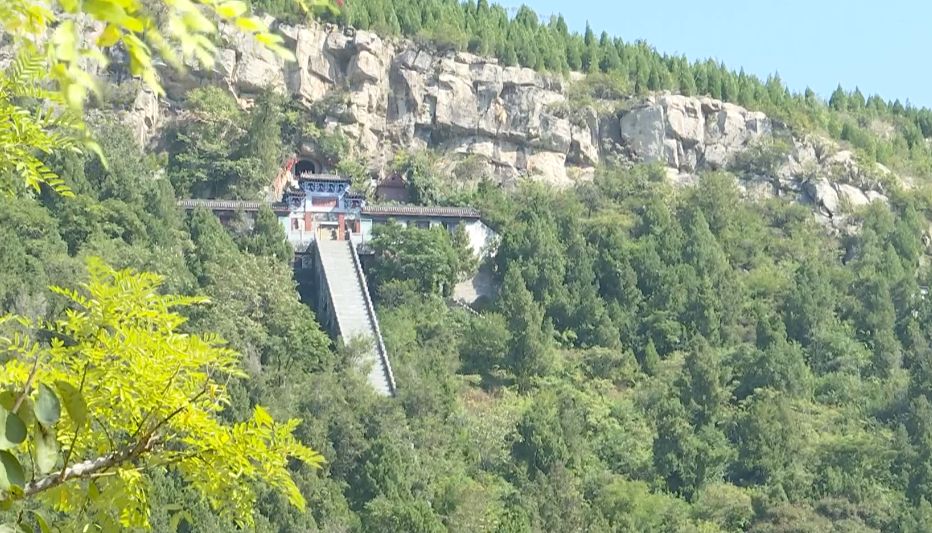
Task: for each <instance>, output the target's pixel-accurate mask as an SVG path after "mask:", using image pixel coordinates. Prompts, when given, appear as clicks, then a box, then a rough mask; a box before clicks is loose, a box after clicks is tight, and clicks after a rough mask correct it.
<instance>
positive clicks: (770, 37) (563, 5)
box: [499, 0, 932, 107]
mask: <svg viewBox="0 0 932 533" xmlns="http://www.w3.org/2000/svg"><path fill="white" fill-rule="evenodd" d="M499 2H500V3H501V4H503V5H505V6H506V7H517V6H520V5H521V4H522V3H524V4H527V5H529V6H531V7H532V8H534V9H535V10H536V11H537V12H538V13H539V14H540V15H541V16H542V17H544V18H546V17H548V16H549V15H550V14H554V13H562V14H563V16H564V18H565V19H566V21H567V24H568V25H569V26H570V28H571V29H574V30H577V31H582V30H583V29H584V28H585V25H586V21H587V20H588V21H589V22H590V24H591V25H592V29H593V30H594V31H595V32H596V34H597V35H598V34H599V33H600V32H601V31H602V30H606V31H608V33H609V34H610V35H617V36H620V37H622V38H623V39H625V40H626V41H633V40H636V39H644V40H646V41H647V42H648V43H650V44H651V45H653V46H654V47H656V48H657V50H659V51H661V52H667V53H682V54H685V55H686V57H688V58H689V59H691V60H692V59H699V58H701V59H704V58H707V57H712V58H715V59H716V60H720V61H724V62H725V64H726V65H728V66H729V67H730V68H734V69H738V68H740V67H744V69H745V71H746V72H748V73H754V74H757V75H758V76H760V77H761V78H765V77H766V76H767V74H769V73H772V72H779V73H780V76H781V77H782V78H783V81H784V82H785V83H786V84H787V85H788V86H789V87H790V89H791V90H794V91H799V90H802V89H805V87H806V86H807V85H808V86H809V87H811V88H812V89H813V90H814V91H816V93H818V94H819V95H821V96H823V97H826V98H827V97H828V95H829V94H831V92H832V90H834V89H835V87H836V86H837V85H838V83H839V82H840V83H841V84H842V86H844V87H845V88H846V89H853V88H854V87H855V86H858V87H859V88H860V89H861V92H863V93H864V95H865V96H869V95H870V94H874V93H877V94H880V95H881V96H882V97H884V98H886V99H891V100H892V99H894V98H899V99H900V100H901V101H903V102H904V103H905V102H906V100H907V99H909V100H910V101H911V102H912V103H913V104H914V105H919V106H926V107H932V61H930V59H929V56H928V54H929V52H932V2H928V1H926V0H913V1H908V0H886V1H884V2H876V1H874V2H870V1H865V0H849V1H847V2H844V1H839V0H807V1H803V0H783V1H778V0H706V1H704V2H697V1H695V0H693V1H686V0H638V1H630V0H619V1H607V0H597V1H585V0H577V1H575V2H574V1H570V0H525V1H524V2H521V1H512V0H499Z"/></svg>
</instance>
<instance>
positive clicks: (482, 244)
mask: <svg viewBox="0 0 932 533" xmlns="http://www.w3.org/2000/svg"><path fill="white" fill-rule="evenodd" d="M291 168H292V169H294V170H293V172H292V176H293V180H292V181H291V182H290V183H289V184H288V185H287V186H286V187H284V191H283V193H282V201H281V202H276V203H275V204H273V208H274V210H275V212H276V213H277V214H278V217H279V220H280V221H281V222H282V226H283V227H284V228H285V232H286V234H287V235H288V240H289V241H290V242H291V244H292V245H293V246H294V247H295V249H296V250H302V249H305V248H307V246H308V245H310V243H311V242H312V241H314V240H348V241H352V242H353V243H354V244H356V245H357V246H358V247H360V246H361V248H363V249H364V248H365V246H364V245H365V244H366V243H367V242H368V241H369V240H371V238H372V228H373V226H375V225H378V224H387V223H389V222H390V221H394V222H396V223H399V224H402V225H405V226H414V227H418V228H431V227H442V228H445V229H447V230H448V231H450V232H452V231H454V230H455V229H456V227H457V226H458V225H463V227H464V229H465V231H466V234H467V236H468V237H469V243H470V247H471V248H472V250H473V253H475V254H476V255H477V256H480V257H481V256H483V255H486V254H487V253H488V251H489V250H488V248H489V246H490V244H491V241H492V237H493V236H494V233H493V232H492V230H491V229H489V227H488V226H486V225H485V224H484V223H483V222H482V220H481V218H480V215H479V212H478V211H477V210H475V209H472V208H468V207H426V206H413V205H397V204H389V205H368V204H367V202H366V199H365V196H364V195H363V194H360V193H359V192H357V191H354V190H353V188H352V186H351V180H350V179H349V178H346V177H343V176H337V175H334V174H319V173H315V172H313V170H312V169H309V168H308V167H307V166H303V165H302V164H301V162H300V161H298V162H297V163H296V164H294V165H293V166H292V167H291ZM311 168H313V167H311Z"/></svg>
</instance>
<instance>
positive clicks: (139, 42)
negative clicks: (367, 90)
mask: <svg viewBox="0 0 932 533" xmlns="http://www.w3.org/2000/svg"><path fill="white" fill-rule="evenodd" d="M297 3H298V4H299V5H300V6H301V7H302V9H303V10H304V11H308V10H311V9H313V10H332V9H333V8H332V7H331V5H330V3H329V2H328V1H327V0H297ZM205 11H207V13H205ZM209 16H211V17H213V18H214V19H215V20H218V19H219V20H224V21H226V22H229V23H231V24H232V25H233V27H235V28H237V29H238V30H239V31H241V32H243V33H246V34H249V35H251V36H252V37H253V38H254V39H255V40H256V41H257V42H258V43H260V45H261V46H264V47H267V48H268V49H270V50H272V51H273V52H275V53H277V54H278V55H280V56H282V57H284V58H286V59H292V60H293V58H294V54H292V53H291V52H290V51H289V50H287V49H286V48H285V47H284V46H282V42H283V38H282V37H281V36H280V35H278V34H275V33H273V32H272V31H270V30H269V27H268V25H267V24H266V22H265V21H263V20H262V19H261V18H259V17H256V16H252V15H251V14H249V13H247V5H246V4H245V3H243V2H241V1H238V0H231V1H227V2H214V1H195V2H182V3H177V2H161V1H160V2H156V3H154V4H152V3H147V2H142V1H139V0H129V1H128V2H116V1H110V0H104V1H100V2H93V3H90V4H85V3H82V2H72V1H68V2H57V1H53V0H12V1H10V2H5V3H4V5H3V6H2V8H0V28H3V30H4V32H3V34H2V36H3V37H4V38H5V40H6V39H9V41H10V45H11V46H12V48H13V52H14V53H15V54H16V60H15V61H14V62H13V64H12V65H11V66H10V67H9V68H8V69H7V70H6V71H5V72H3V73H2V74H0V117H3V122H2V127H0V149H2V150H0V153H2V154H3V156H0V193H3V194H7V195H9V194H10V193H12V192H15V191H20V190H21V189H23V185H24V186H25V188H26V189H29V188H32V189H36V190H39V188H40V186H41V185H43V184H44V185H47V186H48V187H50V188H51V189H52V190H55V191H57V192H59V193H61V194H64V195H66V196H68V195H69V194H70V189H69V188H68V186H67V185H66V184H65V182H64V181H63V180H62V179H61V178H60V177H59V176H58V175H57V174H56V173H55V172H53V171H52V170H51V169H50V168H49V167H48V166H47V165H46V164H45V161H43V157H44V156H47V155H49V154H50V153H52V152H53V151H55V152H60V151H68V150H73V151H77V150H79V148H81V147H84V148H87V149H88V150H90V151H91V152H94V153H97V154H101V150H100V148H99V147H98V146H97V144H96V143H94V142H93V141H91V140H89V139H87V138H86V136H85V135H84V122H83V118H82V117H81V113H80V112H81V110H82V109H83V106H84V103H85V100H86V99H87V97H88V93H90V92H94V93H96V94H97V95H98V96H100V95H101V94H102V91H101V89H100V87H99V82H98V80H96V79H95V78H94V77H93V76H91V75H90V74H89V73H87V72H85V71H84V68H85V67H86V65H87V64H88V63H89V62H94V63H97V64H100V65H106V64H107V62H108V59H107V56H106V54H105V53H104V52H105V51H107V50H109V49H113V48H114V47H117V46H119V47H120V49H121V50H122V51H124V52H125V53H126V55H127V56H128V58H129V70H130V73H131V74H132V75H133V76H138V77H139V78H141V79H142V80H143V82H144V83H146V85H148V86H149V87H150V88H151V89H152V90H154V91H156V92H157V93H162V92H163V90H162V87H161V85H160V84H159V81H158V74H157V72H156V66H155V65H156V59H162V60H164V61H166V62H167V63H168V64H170V65H172V66H174V67H175V68H177V69H178V70H182V69H183V67H182V65H183V64H184V63H185V61H193V60H196V61H197V62H198V63H200V64H203V65H206V66H210V65H212V64H213V62H214V52H215V51H216V45H215V43H214V41H213V40H212V39H211V37H213V36H214V35H215V34H216V33H217V27H216V26H215V24H214V22H213V21H211V20H210V17H209ZM78 20H81V21H90V22H95V23H100V24H101V25H102V26H103V31H102V32H100V34H99V35H98V36H97V37H96V39H94V42H93V43H90V42H87V41H88V39H86V36H85V35H83V34H82V31H84V27H83V25H82V24H79V23H78V22H77V21H78ZM179 51H180V54H179ZM40 81H42V82H48V83H40ZM24 100H25V101H26V102H27V103H26V104H25V105H24V104H23V101H24Z"/></svg>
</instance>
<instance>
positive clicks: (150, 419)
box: [0, 261, 323, 527]
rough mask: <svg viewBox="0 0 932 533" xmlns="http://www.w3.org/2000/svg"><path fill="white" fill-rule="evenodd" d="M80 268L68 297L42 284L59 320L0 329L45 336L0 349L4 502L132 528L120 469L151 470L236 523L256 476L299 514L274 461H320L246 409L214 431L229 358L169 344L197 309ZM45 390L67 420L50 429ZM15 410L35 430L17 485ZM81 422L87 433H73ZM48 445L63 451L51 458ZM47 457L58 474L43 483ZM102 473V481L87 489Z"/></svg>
mask: <svg viewBox="0 0 932 533" xmlns="http://www.w3.org/2000/svg"><path fill="white" fill-rule="evenodd" d="M88 272H89V275H90V279H89V282H88V283H87V284H86V285H85V287H84V290H82V291H75V290H70V289H65V288H60V287H53V291H54V292H56V293H58V294H61V295H62V296H64V297H66V298H67V299H69V300H70V301H71V302H72V304H73V305H74V306H75V309H74V310H69V312H67V313H66V314H65V315H64V316H63V317H62V318H61V319H60V320H57V321H55V322H47V323H43V322H39V323H34V322H33V321H30V320H29V319H27V318H25V317H8V319H7V321H9V319H10V318H15V319H16V321H17V322H18V324H19V325H21V326H22V327H24V328H35V327H40V328H43V329H45V330H47V331H48V332H49V334H50V340H49V341H48V342H47V343H45V342H35V341H31V340H29V339H28V337H25V336H23V335H22V334H21V333H20V332H18V331H17V330H16V328H13V329H12V332H11V334H10V335H9V336H4V337H3V338H2V339H0V340H2V341H3V343H4V344H5V347H6V350H7V352H8V353H9V354H10V357H9V358H8V359H7V360H6V361H5V362H4V365H3V370H4V373H3V379H2V383H0V389H2V390H3V391H4V393H6V394H9V395H11V397H12V395H15V397H16V398H17V399H16V401H15V403H13V404H12V406H10V407H7V406H4V409H7V413H6V415H5V419H6V420H5V421H6V424H5V427H6V428H7V429H6V432H5V440H6V442H7V444H10V445H11V446H8V448H9V449H12V450H13V452H14V453H11V452H4V453H5V455H4V461H3V463H4V468H5V471H6V476H5V479H6V482H7V483H5V485H6V486H4V487H3V490H4V491H5V499H13V500H18V499H21V498H36V497H38V498H41V499H42V500H43V501H44V502H45V503H46V504H47V505H50V506H51V507H53V508H54V509H56V510H57V511H59V512H64V513H78V512H80V513H81V514H85V515H86V516H87V518H88V519H89V520H91V521H92V522H93V523H98V524H108V523H109V524H117V523H118V524H120V526H122V527H145V526H147V525H148V510H147V488H146V487H147V482H146V479H145V477H144V476H143V475H142V474H140V472H139V471H137V470H136V469H135V468H133V464H134V463H136V462H138V461H146V462H149V461H151V462H153V463H154V464H164V465H169V467H170V468H171V469H173V470H175V471H177V472H179V473H180V475H181V476H182V477H184V478H185V479H186V480H187V481H188V482H189V483H191V484H192V486H194V487H195V488H197V490H198V491H200V492H201V493H202V494H203V495H204V496H205V497H206V498H207V499H208V501H210V502H211V505H212V506H213V507H215V508H216V509H218V510H219V511H220V512H221V513H224V514H227V515H229V516H231V517H233V518H235V519H236V520H237V521H238V522H241V523H243V524H251V523H252V520H253V517H252V508H253V506H254V505H255V493H254V489H253V487H252V484H253V483H254V482H255V481H257V480H259V479H262V480H263V481H264V482H266V483H269V484H270V485H271V486H273V487H276V488H277V489H279V490H281V491H283V492H284V493H286V494H287V497H288V499H289V501H290V502H291V503H292V504H294V505H295V506H298V507H302V508H303V506H304V505H305V499H304V497H303V496H302V495H301V493H300V491H299V489H298V487H297V486H296V485H295V484H294V481H293V480H292V478H291V476H290V474H289V473H288V471H287V470H286V468H285V466H286V464H287V460H288V458H289V457H294V458H296V459H299V460H301V461H303V462H304V463H306V464H308V465H311V466H319V465H320V464H321V462H322V460H323V459H322V457H321V456H320V455H318V454H317V453H316V452H314V451H312V450H310V449H309V448H307V447H305V446H303V445H302V444H300V443H299V442H298V441H297V440H295V438H294V436H293V435H292V433H293V432H294V430H295V429H296V428H297V426H298V424H299V421H298V420H296V419H293V420H290V421H288V422H286V423H284V424H277V423H275V422H274V420H273V419H272V418H271V417H270V416H269V415H268V414H267V413H266V412H265V410H264V409H262V408H261V407H258V406H257V407H256V408H255V410H254V414H253V417H252V418H251V419H250V420H247V421H244V422H240V423H237V424H234V425H231V426H228V425H224V424H223V423H221V421H220V420H219V418H218V414H219V411H220V410H221V406H222V405H223V404H224V403H226V402H227V401H228V396H227V392H226V387H225V386H224V384H223V383H222V382H221V381H219V380H220V379H229V378H235V377H241V376H242V374H241V371H240V370H238V369H237V366H236V363H237V356H236V354H235V352H233V351H232V350H229V349H227V348H225V347H223V341H222V340H221V339H219V338H218V337H214V336H206V337H203V338H202V337H199V336H197V335H189V334H182V333H181V332H180V331H179V327H180V326H181V325H182V324H183V323H184V321H185V319H184V317H182V316H181V315H178V314H176V313H174V312H173V310H172V309H173V308H176V307H179V306H186V305H191V304H196V303H200V302H202V299H198V298H191V297H182V296H171V295H169V296H162V295H158V294H157V293H156V291H157V289H158V287H159V284H160V282H161V280H160V278H159V277H158V276H155V275H152V274H139V273H135V272H132V271H128V270H126V271H115V270H112V269H110V268H109V267H106V266H105V265H103V264H102V263H100V262H98V261H90V262H89V263H88ZM65 340H67V341H68V342H67V343H66V342H65ZM49 383H54V384H55V385H56V388H58V390H59V391H60V392H59V393H56V392H55V391H54V390H53V389H52V387H50V386H49V385H48V384H49ZM111 391H112V392H111ZM33 394H34V395H33ZM59 394H61V395H62V396H63V397H65V398H66V402H67V403H66V405H65V407H66V408H65V412H66V413H67V414H68V419H67V421H65V422H62V423H61V424H59V419H60V418H61V414H62V404H61V401H60V400H59ZM114 398H116V399H118V400H117V401H114ZM27 399H28V400H29V401H28V402H27V401H26V400H27ZM23 406H27V407H26V408H27V409H29V408H31V409H32V416H31V417H30V418H31V419H34V420H35V422H36V425H35V426H34V429H33V439H34V445H33V446H32V449H33V450H34V454H35V461H34V462H33V463H32V464H33V469H34V470H33V472H32V475H31V476H30V479H31V481H30V482H29V483H24V481H23V476H22V475H21V474H20V472H21V471H22V470H23V468H22V467H21V466H18V465H21V464H22V463H23V461H19V460H18V459H17V457H16V455H20V454H26V453H28V452H27V449H26V448H25V447H24V446H22V444H23V442H24V440H25V438H24V437H25V426H24V425H23V422H22V420H21V417H19V416H17V415H19V414H22V413H24V410H21V408H22V407H23ZM88 419H91V420H93V424H91V426H90V427H89V428H87V429H85V426H86V424H87V422H88ZM59 438H60V439H61V442H62V443H68V449H67V452H66V453H64V454H59V441H58V439H59ZM60 456H62V457H63V458H62V466H61V467H60V468H59V469H58V471H57V472H55V473H54V474H50V472H51V471H52V470H54V469H55V468H56V465H57V463H58V461H59V457H60ZM204 463H207V464H210V465H211V467H210V468H209V469H205V468H203V464H204ZM109 469H114V471H115V473H116V475H115V476H113V477H110V478H96V479H93V480H91V479H92V478H95V475H96V474H98V473H101V472H104V471H106V470H109ZM13 485H16V486H18V487H19V491H13V488H12V486H13ZM95 493H97V494H99V496H95ZM118 494H119V495H120V497H119V498H114V496H116V495H118ZM111 498H113V499H111ZM79 510H80V511H79Z"/></svg>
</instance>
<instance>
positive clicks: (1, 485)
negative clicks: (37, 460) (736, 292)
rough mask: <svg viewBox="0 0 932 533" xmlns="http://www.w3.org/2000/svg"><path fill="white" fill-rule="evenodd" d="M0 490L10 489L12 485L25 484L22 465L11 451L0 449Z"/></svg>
mask: <svg viewBox="0 0 932 533" xmlns="http://www.w3.org/2000/svg"><path fill="white" fill-rule="evenodd" d="M0 464H2V465H3V468H0V490H10V488H11V487H12V486H14V485H17V486H20V487H22V486H24V485H25V484H26V475H25V474H23V466H22V465H21V464H19V461H17V460H16V457H14V456H13V454H12V453H10V452H8V451H5V450H0Z"/></svg>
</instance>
